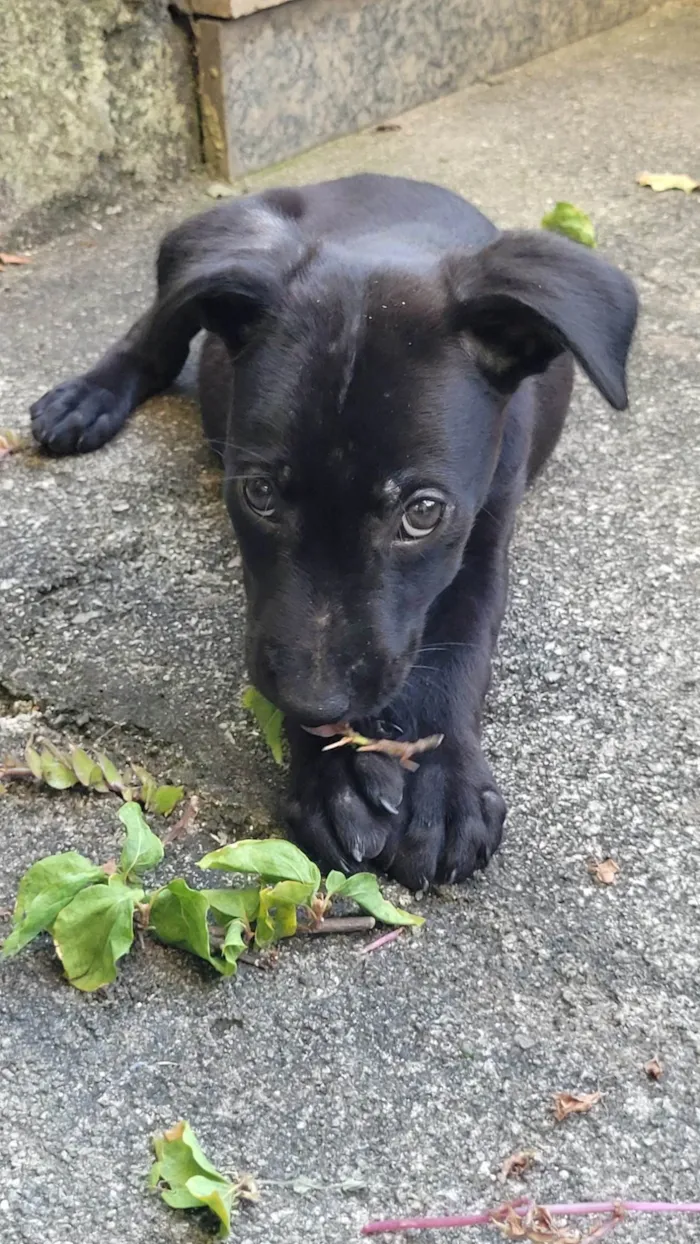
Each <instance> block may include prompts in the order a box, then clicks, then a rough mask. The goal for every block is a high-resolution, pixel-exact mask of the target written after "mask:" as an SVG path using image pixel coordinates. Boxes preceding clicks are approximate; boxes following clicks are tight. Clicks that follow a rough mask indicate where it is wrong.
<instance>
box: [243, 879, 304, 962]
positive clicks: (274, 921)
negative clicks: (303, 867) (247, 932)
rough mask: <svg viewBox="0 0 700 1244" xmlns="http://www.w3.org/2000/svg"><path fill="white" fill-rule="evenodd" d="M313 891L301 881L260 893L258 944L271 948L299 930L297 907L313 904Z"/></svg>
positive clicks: (256, 940) (257, 926)
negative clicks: (274, 943) (311, 902)
mask: <svg viewBox="0 0 700 1244" xmlns="http://www.w3.org/2000/svg"><path fill="white" fill-rule="evenodd" d="M313 892H314V891H313V890H312V889H311V887H310V886H308V885H304V884H303V883H302V882H300V881H280V882H279V883H278V884H277V885H276V886H263V887H262V888H261V890H260V908H259V911H258V918H257V921H256V924H255V945H256V946H259V947H263V946H270V945H272V943H273V942H279V941H280V940H281V939H282V938H283V937H294V934H295V933H296V931H297V906H298V905H300V904H301V903H306V902H308V901H310V899H311V895H312V894H313Z"/></svg>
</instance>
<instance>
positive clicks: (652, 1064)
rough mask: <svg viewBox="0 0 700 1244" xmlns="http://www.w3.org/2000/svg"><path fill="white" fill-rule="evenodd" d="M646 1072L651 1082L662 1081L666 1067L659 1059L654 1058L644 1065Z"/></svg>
mask: <svg viewBox="0 0 700 1244" xmlns="http://www.w3.org/2000/svg"><path fill="white" fill-rule="evenodd" d="M644 1070H645V1071H646V1073H647V1075H648V1077H649V1079H650V1080H660V1079H661V1077H662V1075H663V1074H664V1065H663V1063H662V1062H661V1060H660V1059H659V1058H656V1057H654V1058H650V1059H649V1062H648V1063H645V1064H644Z"/></svg>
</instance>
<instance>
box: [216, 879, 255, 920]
mask: <svg viewBox="0 0 700 1244" xmlns="http://www.w3.org/2000/svg"><path fill="white" fill-rule="evenodd" d="M204 893H205V894H206V896H207V899H208V900H209V905H210V907H211V910H212V915H213V916H214V919H215V920H216V921H217V922H218V923H219V924H228V922H229V920H241V921H242V922H243V924H244V925H246V926H247V927H248V928H250V926H251V924H252V923H253V921H254V920H255V919H256V917H257V914H258V908H259V906H260V890H259V889H258V887H257V886H251V887H249V888H247V889H245V890H234V889H233V888H232V887H227V888H226V889H222V890H205V891H204Z"/></svg>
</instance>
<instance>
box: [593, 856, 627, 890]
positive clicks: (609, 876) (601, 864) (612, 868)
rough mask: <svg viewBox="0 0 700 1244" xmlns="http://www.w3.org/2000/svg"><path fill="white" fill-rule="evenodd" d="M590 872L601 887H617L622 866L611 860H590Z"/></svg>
mask: <svg viewBox="0 0 700 1244" xmlns="http://www.w3.org/2000/svg"><path fill="white" fill-rule="evenodd" d="M588 871H589V873H590V874H591V876H592V877H595V879H596V881H599V882H600V884H601V885H617V879H618V875H619V872H620V865H619V864H617V863H616V862H615V860H611V859H610V858H608V859H605V860H589V861H588Z"/></svg>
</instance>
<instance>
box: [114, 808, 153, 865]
mask: <svg viewBox="0 0 700 1244" xmlns="http://www.w3.org/2000/svg"><path fill="white" fill-rule="evenodd" d="M119 820H120V821H121V823H122V825H123V826H124V827H125V829H126V839H125V840H124V846H123V847H122V853H121V857H120V860H119V870H120V872H121V873H122V874H123V875H124V876H125V877H130V876H133V875H136V876H137V877H138V876H140V875H141V873H142V872H144V871H145V870H146V869H147V868H155V867H156V865H157V864H160V861H161V860H162V858H163V855H164V851H163V843H162V842H161V840H160V838H158V837H156V835H155V834H154V833H153V831H152V830H151V829H150V828H149V826H148V823H147V821H146V818H145V817H144V815H143V812H142V811H141V806H140V804H138V803H134V802H133V801H132V802H131V803H124V804H122V806H121V808H120V809H119Z"/></svg>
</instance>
